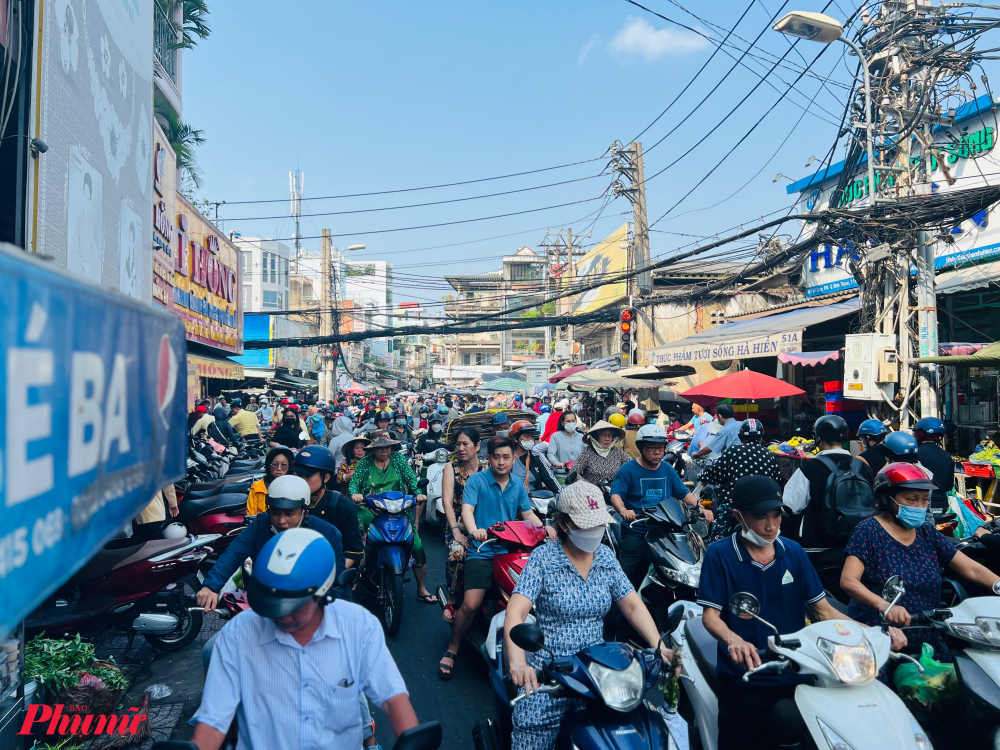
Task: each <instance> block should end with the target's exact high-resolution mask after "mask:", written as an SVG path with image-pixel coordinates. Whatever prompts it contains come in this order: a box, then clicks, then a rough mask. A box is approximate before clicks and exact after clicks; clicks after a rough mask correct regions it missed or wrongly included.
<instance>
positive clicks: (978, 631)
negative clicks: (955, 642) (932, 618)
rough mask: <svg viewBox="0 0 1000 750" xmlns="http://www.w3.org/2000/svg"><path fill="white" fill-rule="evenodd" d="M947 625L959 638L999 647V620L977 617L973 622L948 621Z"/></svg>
mask: <svg viewBox="0 0 1000 750" xmlns="http://www.w3.org/2000/svg"><path fill="white" fill-rule="evenodd" d="M948 627H949V628H951V630H952V631H953V632H954V633H955V635H957V636H958V637H959V638H964V639H965V640H967V641H972V642H973V643H979V644H981V645H983V646H989V647H990V648H1000V620H997V619H996V618H993V617H977V618H976V620H975V622H974V623H966V622H959V623H949V624H948Z"/></svg>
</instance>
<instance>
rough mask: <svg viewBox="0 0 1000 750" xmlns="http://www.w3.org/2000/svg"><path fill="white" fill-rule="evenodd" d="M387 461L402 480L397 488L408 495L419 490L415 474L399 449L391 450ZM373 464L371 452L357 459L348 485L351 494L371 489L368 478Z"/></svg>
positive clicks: (364, 492)
mask: <svg viewBox="0 0 1000 750" xmlns="http://www.w3.org/2000/svg"><path fill="white" fill-rule="evenodd" d="M389 463H391V464H392V465H393V467H394V468H395V469H396V473H397V474H399V478H400V479H401V480H402V483H403V486H402V487H399V488H398V490H399V491H400V492H404V493H406V494H408V495H416V494H417V493H418V492H419V490H418V489H417V481H418V479H417V475H416V473H415V472H414V471H413V469H411V468H410V464H409V462H408V461H407V460H406V457H405V456H404V455H403V454H402V453H400V452H399V451H393V452H392V453H390V454H389ZM374 466H375V457H374V456H372V454H371V453H369V454H368V455H367V456H365V457H364V458H362V459H361V460H360V461H358V465H357V467H356V468H355V469H354V476H352V477H351V484H350V486H349V487H348V491H349V493H350V494H351V495H366V494H367V493H368V492H369V491H370V490H371V485H370V484H369V482H368V480H369V478H370V477H371V474H372V467H374Z"/></svg>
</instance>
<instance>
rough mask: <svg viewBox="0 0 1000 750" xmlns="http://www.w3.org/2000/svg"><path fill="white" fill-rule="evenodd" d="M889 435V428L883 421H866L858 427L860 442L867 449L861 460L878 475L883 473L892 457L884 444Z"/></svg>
mask: <svg viewBox="0 0 1000 750" xmlns="http://www.w3.org/2000/svg"><path fill="white" fill-rule="evenodd" d="M888 434H889V428H888V427H886V426H885V425H884V424H883V423H882V420H881V419H866V420H865V421H864V422H862V423H861V424H860V425H858V440H860V441H861V444H862V445H863V446H864V447H865V449H864V450H863V451H861V458H862V459H863V460H864V462H865V463H867V464H868V465H869V466H871V467H872V471H873V472H875V473H876V474H878V473H879V472H880V471H882V467H883V466H885V465H886V464H887V463H888V462H889V460H890V459H891V457H892V454H891V453H889V451H888V450H887V449H886V447H885V444H884V441H885V436H886V435H888Z"/></svg>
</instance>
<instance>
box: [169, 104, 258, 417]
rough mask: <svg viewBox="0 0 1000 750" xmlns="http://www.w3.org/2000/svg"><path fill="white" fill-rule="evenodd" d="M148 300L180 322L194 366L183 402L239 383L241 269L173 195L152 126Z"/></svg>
mask: <svg viewBox="0 0 1000 750" xmlns="http://www.w3.org/2000/svg"><path fill="white" fill-rule="evenodd" d="M153 140H154V148H153V190H154V204H153V294H152V297H153V301H154V303H156V304H157V305H159V306H160V307H162V308H164V309H166V310H169V311H170V312H172V313H174V314H175V315H177V316H178V317H179V318H180V319H181V320H182V321H183V322H184V329H185V333H186V336H187V340H188V357H189V358H190V359H191V360H192V363H193V364H194V370H191V371H190V373H191V376H192V377H194V378H196V382H195V383H194V384H190V386H189V389H188V390H189V395H188V400H189V401H192V400H193V399H194V398H197V397H202V396H216V395H218V394H219V393H221V392H222V390H224V389H226V390H228V389H229V388H232V387H235V386H238V385H240V381H242V378H243V366H242V365H240V364H239V363H236V362H233V361H232V360H231V359H229V358H228V357H229V355H239V354H242V352H243V311H242V309H241V304H242V295H241V294H240V289H241V288H242V278H241V272H242V264H241V263H240V254H239V251H238V250H237V248H236V246H235V245H234V244H233V243H232V242H230V241H229V239H228V238H227V237H226V236H225V235H223V234H222V233H221V232H219V230H218V229H216V227H215V226H214V225H213V224H212V223H211V222H210V221H209V220H208V219H207V218H205V217H204V216H203V215H202V214H201V213H200V212H199V211H198V209H196V208H195V207H194V206H192V205H191V203H189V202H188V201H187V199H186V198H184V196H182V195H181V194H180V193H179V192H177V189H176V188H177V186H176V184H175V177H176V169H175V167H174V152H173V149H171V147H170V145H169V144H168V143H167V139H166V137H165V136H164V134H163V131H162V130H160V128H159V126H158V125H155V124H154V138H153Z"/></svg>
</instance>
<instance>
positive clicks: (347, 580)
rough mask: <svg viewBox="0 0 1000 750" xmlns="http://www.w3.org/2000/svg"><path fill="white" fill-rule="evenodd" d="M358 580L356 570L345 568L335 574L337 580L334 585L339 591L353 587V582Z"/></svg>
mask: <svg viewBox="0 0 1000 750" xmlns="http://www.w3.org/2000/svg"><path fill="white" fill-rule="evenodd" d="M357 579H358V569H357V568H346V569H345V570H342V571H340V572H339V573H338V574H337V580H336V581H335V585H336V587H337V588H339V589H344V588H349V587H350V586H353V585H354V582H355V581H356V580H357Z"/></svg>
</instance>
